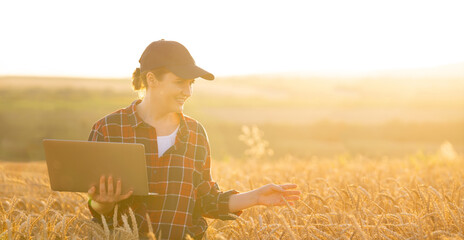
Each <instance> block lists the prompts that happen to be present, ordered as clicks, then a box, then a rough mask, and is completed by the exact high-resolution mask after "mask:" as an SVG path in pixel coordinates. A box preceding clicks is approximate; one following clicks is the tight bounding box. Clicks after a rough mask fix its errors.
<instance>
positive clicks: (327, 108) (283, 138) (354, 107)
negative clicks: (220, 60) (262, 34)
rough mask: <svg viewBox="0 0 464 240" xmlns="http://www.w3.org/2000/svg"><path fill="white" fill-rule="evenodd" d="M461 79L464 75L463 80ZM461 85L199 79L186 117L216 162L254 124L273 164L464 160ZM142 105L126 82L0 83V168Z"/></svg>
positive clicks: (431, 79)
mask: <svg viewBox="0 0 464 240" xmlns="http://www.w3.org/2000/svg"><path fill="white" fill-rule="evenodd" d="M463 76H464V75H463ZM463 79H464V78H462V77H461V76H460V75H458V76H447V77H446V79H444V78H442V77H439V76H438V77H437V76H424V75H420V76H419V77H417V75H414V74H413V75H411V74H409V75H408V74H404V73H403V74H401V73H397V74H396V75H395V74H390V75H385V74H384V75H370V76H367V75H366V76H352V77H327V76H326V77H323V76H298V75H293V76H290V75H281V76H271V75H269V76H236V77H227V78H226V77H223V78H221V77H219V78H217V80H215V81H212V82H209V81H202V80H201V79H198V80H197V82H196V83H195V86H194V94H193V97H192V98H191V99H190V100H189V101H188V102H187V104H186V106H185V114H187V115H189V116H192V117H194V118H196V119H197V120H199V121H200V122H201V123H202V124H203V125H204V126H205V127H206V130H207V132H208V135H209V138H210V144H211V148H212V154H213V157H214V158H216V159H224V158H227V157H243V153H244V150H245V148H246V146H245V144H243V143H242V142H241V141H240V140H239V139H238V136H239V135H240V133H241V127H242V126H243V125H256V126H257V127H258V128H259V129H261V130H262V131H263V133H264V139H265V140H267V141H268V142H269V143H270V144H269V147H270V148H272V149H273V150H274V153H275V154H274V157H281V156H284V155H286V154H291V155H297V156H303V157H304V156H310V155H324V156H331V155H338V154H363V155H370V156H384V155H388V156H404V155H407V154H411V153H415V152H417V151H423V152H429V153H433V152H434V151H436V150H437V149H438V147H439V145H440V144H441V143H443V142H444V141H449V142H451V143H452V144H453V146H454V148H455V149H456V151H457V152H461V153H462V152H463V151H464V94H463V93H464V81H463ZM136 98H137V94H136V93H134V92H133V91H132V89H131V86H130V80H129V79H79V78H57V77H54V78H51V77H50V78H46V77H11V76H9V77H8V76H7V77H0V159H2V160H11V161H29V160H42V159H44V153H43V148H42V139H44V138H56V139H75V140H87V137H88V134H89V132H90V128H91V126H92V125H93V123H94V122H95V121H97V120H98V119H100V118H101V117H103V116H104V115H106V114H108V113H111V112H113V111H115V110H117V109H120V108H123V107H126V106H127V105H129V104H130V103H131V102H132V101H134V100H135V99H136Z"/></svg>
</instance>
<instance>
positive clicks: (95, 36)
mask: <svg viewBox="0 0 464 240" xmlns="http://www.w3.org/2000/svg"><path fill="white" fill-rule="evenodd" d="M24 6H27V8H26V7H24ZM463 8H464V4H463V3H462V2H459V1H440V2H435V1H434V2H429V1H419V0H417V1H387V2H380V3H379V2H377V1H361V0H357V1H289V2H288V3H286V4H285V5H284V4H283V3H282V2H281V1H234V2H233V4H232V3H224V2H218V1H210V0H208V1H201V2H194V1H164V2H155V1H135V2H130V3H129V2H127V1H124V2H115V1H97V2H95V1H79V2H73V3H70V2H63V1H53V0H46V1H8V2H4V3H1V4H0V13H1V14H0V22H1V23H2V26H1V32H2V38H1V40H0V52H1V54H0V75H17V74H18V75H24V74H26V75H67V76H91V77H92V76H96V77H127V76H130V74H131V73H132V71H133V69H134V68H135V67H137V64H138V59H139V57H140V54H141V52H142V51H143V49H144V48H145V47H146V46H147V45H148V44H149V43H150V42H151V41H155V40H158V39H161V38H165V39H169V40H176V41H179V42H181V43H183V44H184V45H185V46H186V47H187V48H188V49H189V50H190V52H191V53H192V55H193V56H194V58H195V59H196V61H197V63H198V65H200V66H202V67H204V68H206V69H208V70H209V71H211V72H213V73H215V74H216V75H218V76H221V75H240V74H249V73H274V72H358V71H371V70H378V69H394V68H411V67H427V66H436V65H442V64H449V63H457V62H464V57H463V56H464V45H463V44H462V42H464V32H463V31H461V30H460V28H461V27H462V26H461V25H462V23H463V22H464V15H463V14H461V10H462V9H463ZM173 9H175V11H174V10H173Z"/></svg>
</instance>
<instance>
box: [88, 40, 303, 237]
mask: <svg viewBox="0 0 464 240" xmlns="http://www.w3.org/2000/svg"><path fill="white" fill-rule="evenodd" d="M139 62H140V68H137V69H136V70H135V72H134V74H133V80H132V84H133V87H134V89H135V90H145V94H144V95H145V96H144V97H143V99H141V100H140V99H139V100H136V101H134V102H133V103H132V104H131V105H130V106H128V107H127V108H125V109H121V110H118V111H116V112H114V113H111V114H109V115H107V116H105V117H104V118H102V119H101V120H99V121H98V122H97V123H95V125H94V126H93V128H92V131H91V133H90V136H89V141H109V142H124V143H142V144H144V145H145V151H146V152H145V156H146V161H147V173H148V179H149V190H150V192H154V193H158V195H157V196H132V195H131V194H132V192H131V191H129V192H128V193H121V185H122V181H121V180H117V182H116V186H114V180H113V178H112V177H111V176H108V179H106V176H101V178H100V186H99V188H98V190H97V187H96V186H93V187H91V188H90V189H89V191H88V195H89V202H88V206H89V209H90V212H91V213H92V215H93V217H94V219H93V220H94V221H96V222H98V223H100V224H101V217H100V214H102V215H104V216H105V218H106V222H107V223H108V224H109V225H110V227H111V224H112V222H113V219H112V217H113V214H114V211H113V210H114V207H115V205H116V204H117V205H118V221H121V213H127V212H128V207H131V209H132V210H133V211H134V213H135V215H136V220H137V224H138V227H139V234H140V236H141V237H143V236H146V233H147V231H148V229H149V226H148V222H147V219H146V216H149V218H150V222H151V224H152V226H151V227H152V229H153V231H154V233H155V235H157V236H158V234H161V238H162V239H183V238H184V237H185V236H186V235H187V234H189V235H190V236H192V237H194V238H195V239H201V238H202V237H203V235H204V232H205V231H206V228H207V223H206V220H205V219H204V218H203V217H211V218H219V219H222V220H233V219H235V218H236V217H237V216H238V215H240V214H241V211H242V210H243V209H246V208H249V207H252V206H255V205H267V206H270V205H274V206H275V205H283V204H285V201H284V200H283V198H285V199H286V200H287V201H290V204H293V202H292V201H295V200H298V199H299V196H298V195H299V194H300V192H299V191H294V190H293V191H292V190H289V189H292V188H296V185H295V184H285V185H275V184H268V185H265V186H263V187H260V188H258V189H255V190H252V191H249V192H245V193H238V192H237V191H235V190H230V191H227V192H222V191H220V190H219V187H218V185H217V184H216V183H215V182H214V181H213V180H212V178H211V172H210V161H211V158H210V149H209V144H208V137H207V135H206V131H205V130H204V128H203V126H202V125H201V124H200V123H199V122H197V121H196V120H194V119H192V118H190V117H188V116H185V115H184V114H183V113H182V112H183V106H184V103H185V101H186V100H187V99H188V98H189V97H190V96H191V95H192V84H193V83H194V82H195V78H199V77H201V78H203V79H206V80H213V79H214V76H213V74H211V73H209V72H207V71H205V70H203V69H202V68H199V67H198V66H196V65H195V61H194V60H193V58H192V56H191V55H190V53H189V52H188V50H187V49H186V48H185V47H184V46H183V45H181V44H180V43H178V42H174V41H165V40H164V39H162V40H159V41H155V42H153V43H151V44H150V45H149V46H148V47H147V48H146V49H145V51H144V52H143V54H142V56H141V58H140V60H139Z"/></svg>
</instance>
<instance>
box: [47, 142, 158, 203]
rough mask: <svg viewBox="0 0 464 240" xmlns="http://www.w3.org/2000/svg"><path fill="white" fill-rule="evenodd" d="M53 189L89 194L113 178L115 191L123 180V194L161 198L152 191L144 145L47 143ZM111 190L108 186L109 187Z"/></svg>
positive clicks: (49, 174) (49, 172) (48, 163)
mask: <svg viewBox="0 0 464 240" xmlns="http://www.w3.org/2000/svg"><path fill="white" fill-rule="evenodd" d="M43 145H44V149H45V158H46V161H47V168H48V176H49V178H50V187H51V189H52V190H53V191H67V192H88V190H89V189H90V188H91V187H92V186H94V185H95V186H96V187H97V189H96V192H97V193H98V191H99V187H100V176H101V175H105V176H106V177H105V181H106V185H107V184H108V176H110V175H111V176H113V188H114V191H116V181H117V179H121V181H122V186H121V188H122V190H121V194H126V193H127V192H128V191H129V190H130V189H132V190H133V193H132V195H141V196H146V195H157V194H156V193H150V192H149V190H148V177H147V166H146V160H145V148H144V145H143V144H136V143H112V142H89V141H73V140H57V139H44V140H43ZM107 187H108V186H107Z"/></svg>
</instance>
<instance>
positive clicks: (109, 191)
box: [88, 175, 133, 212]
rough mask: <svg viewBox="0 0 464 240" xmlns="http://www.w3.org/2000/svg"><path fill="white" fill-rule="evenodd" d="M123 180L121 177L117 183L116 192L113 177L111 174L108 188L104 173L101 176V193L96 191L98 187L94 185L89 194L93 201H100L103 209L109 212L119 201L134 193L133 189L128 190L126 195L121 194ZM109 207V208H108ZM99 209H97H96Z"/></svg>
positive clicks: (99, 203)
mask: <svg viewBox="0 0 464 240" xmlns="http://www.w3.org/2000/svg"><path fill="white" fill-rule="evenodd" d="M121 184H122V182H121V180H120V179H119V180H118V181H117V183H116V192H114V187H113V177H112V176H109V177H108V188H107V186H106V184H105V175H102V176H101V177H100V191H99V193H96V190H97V188H96V187H95V186H92V187H91V188H90V189H89V191H88V195H89V197H90V199H92V201H95V202H97V203H98V205H99V206H101V209H100V210H102V211H104V212H107V211H109V210H111V209H113V207H114V205H116V203H118V202H119V201H122V200H124V199H127V198H128V197H130V196H131V195H132V193H133V191H132V190H130V191H129V192H127V193H126V194H124V195H121ZM108 209H109V210H108ZM95 210H97V209H95Z"/></svg>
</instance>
